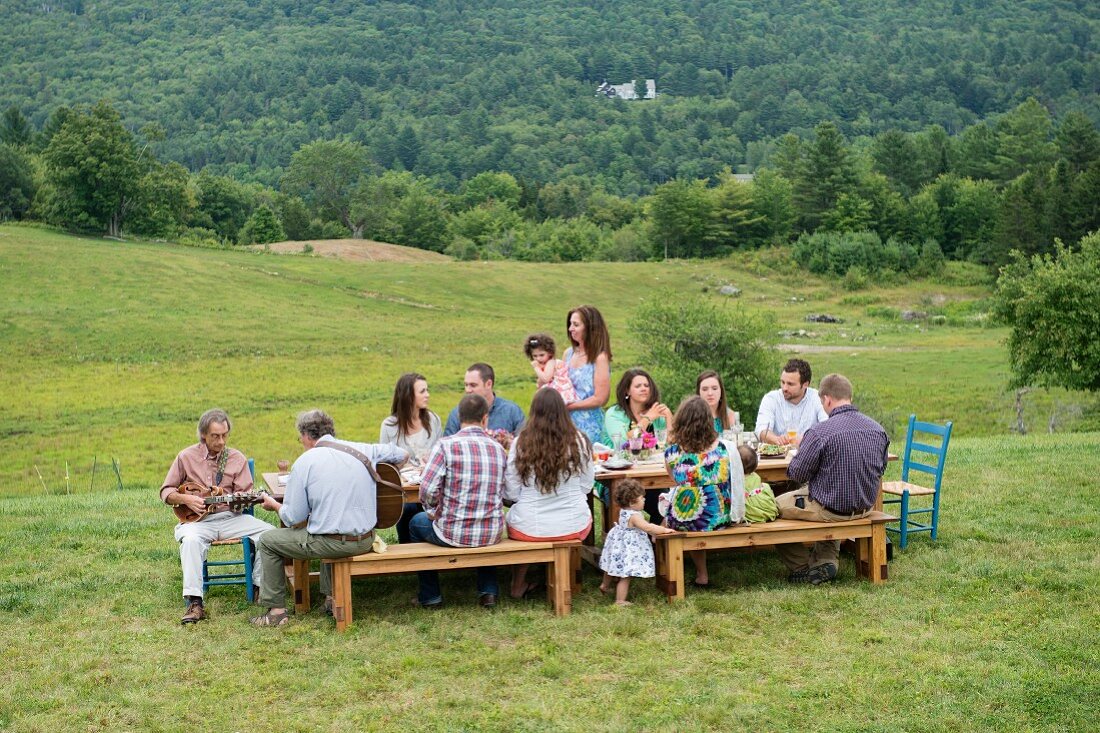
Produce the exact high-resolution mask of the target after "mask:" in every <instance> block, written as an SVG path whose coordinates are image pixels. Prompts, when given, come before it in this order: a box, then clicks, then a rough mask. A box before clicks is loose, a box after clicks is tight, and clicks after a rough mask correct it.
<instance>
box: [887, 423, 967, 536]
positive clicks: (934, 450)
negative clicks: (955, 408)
mask: <svg viewBox="0 0 1100 733" xmlns="http://www.w3.org/2000/svg"><path fill="white" fill-rule="evenodd" d="M951 425H952V423H951V422H950V421H949V422H948V423H947V424H946V425H936V424H935V423H930V422H921V421H919V420H917V416H916V415H910V416H909V429H908V430H907V431H906V434H905V457H904V459H903V461H902V464H901V481H886V482H883V484H882V491H883V493H884V494H891V495H893V496H897V497H898V498H897V499H883V502H882V503H883V505H886V504H900V505H901V513H900V516H899V518H898V520H897V522H898V526H897V527H892V526H890V525H887V526H886V531H887V532H892V533H894V534H897V535H898V545H900V547H901V549H903V550H904V549H905V547H906V545H908V544H909V535H910V534H911V533H913V532H928V533H929V534H931V535H932V539H936V534H937V531H938V530H939V525H940V484H941V483H942V482H943V464H944V461H946V460H947V444H948V443H949V442H950V441H951ZM918 433H920V435H917V434H918ZM915 438H917V439H919V442H918V440H917V439H915ZM914 453H921V454H924V455H923V456H917V457H914V455H913V454H914ZM925 456H927V457H925ZM910 471H921V472H923V473H927V474H931V476H932V480H931V481H929V482H925V483H931V484H932V486H931V488H929V487H927V486H922V485H919V484H915V483H910V482H909V472H910ZM917 496H931V497H932V506H931V507H925V508H921V509H912V508H910V506H909V500H910V499H911V498H912V497H917ZM915 514H931V515H932V521H931V522H929V523H928V524H922V523H921V522H917V521H915V520H913V519H912V518H911V517H912V516H913V515H915Z"/></svg>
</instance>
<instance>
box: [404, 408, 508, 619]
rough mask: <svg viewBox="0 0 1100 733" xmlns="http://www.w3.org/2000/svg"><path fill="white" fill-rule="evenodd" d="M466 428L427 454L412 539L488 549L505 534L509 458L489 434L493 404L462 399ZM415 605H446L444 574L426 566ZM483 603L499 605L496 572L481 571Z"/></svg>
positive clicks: (461, 413)
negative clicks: (441, 583)
mask: <svg viewBox="0 0 1100 733" xmlns="http://www.w3.org/2000/svg"><path fill="white" fill-rule="evenodd" d="M458 420H459V423H460V424H461V426H462V427H461V429H460V430H459V431H458V432H457V433H455V434H454V435H451V436H449V437H446V438H443V439H442V440H440V441H439V442H438V443H436V445H435V447H434V448H432V452H431V453H430V454H429V455H428V464H427V468H425V470H424V473H423V476H422V477H421V480H420V503H421V504H423V505H424V509H425V511H423V512H420V513H419V514H417V515H416V516H414V517H413V518H412V520H411V521H410V522H409V535H410V537H411V538H412V541H413V542H431V543H433V544H436V545H441V546H443V547H485V546H486V545H494V544H496V543H497V542H500V541H501V539H503V538H504V507H503V505H502V504H501V496H502V494H503V491H504V469H505V466H506V465H507V460H508V456H507V454H506V453H505V452H504V448H503V447H501V445H500V443H498V442H496V440H494V439H493V438H492V437H491V436H490V435H489V434H488V433H487V432H485V429H486V426H487V425H488V420H489V403H488V402H486V401H485V398H484V397H482V396H481V395H477V394H468V395H466V396H465V397H463V398H462V401H461V402H459V403H458ZM418 575H419V577H420V590H419V592H418V593H417V598H416V604H417V605H419V606H420V607H421V608H431V609H437V608H440V607H442V606H443V593H442V592H441V591H440V589H439V573H438V572H436V571H435V570H422V571H420V572H419V573H418ZM477 592H478V603H479V604H480V605H481V606H482V607H483V608H492V607H493V606H495V605H496V602H497V595H498V593H499V588H498V587H497V571H496V568H495V567H492V568H478V570H477Z"/></svg>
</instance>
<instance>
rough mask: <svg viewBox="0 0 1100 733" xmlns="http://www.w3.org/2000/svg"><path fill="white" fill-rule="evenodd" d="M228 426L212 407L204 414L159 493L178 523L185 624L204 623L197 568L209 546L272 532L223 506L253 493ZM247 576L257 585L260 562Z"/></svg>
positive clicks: (232, 506)
mask: <svg viewBox="0 0 1100 733" xmlns="http://www.w3.org/2000/svg"><path fill="white" fill-rule="evenodd" d="M230 427H231V425H230V422H229V415H227V414H226V413H225V410H220V409H217V408H215V409H212V410H207V411H206V412H204V413H203V414H202V417H200V418H199V429H198V435H199V442H198V443H196V444H195V445H192V446H190V447H187V448H184V449H183V450H182V451H180V452H179V455H177V456H176V460H175V461H173V462H172V467H171V468H169V469H168V475H167V476H165V477H164V484H163V485H162V486H161V488H160V498H161V501H163V502H164V503H166V504H168V505H169V506H172V507H174V508H175V509H176V513H177V515H178V516H180V519H181V521H180V523H179V524H178V525H177V526H176V533H175V536H176V542H179V544H180V564H181V565H182V566H183V597H184V598H185V599H186V601H187V612H186V613H185V614H184V615H183V619H182V620H181V622H182V623H184V624H193V623H196V622H198V621H202V620H203V619H204V618H206V609H205V608H204V607H203V603H202V596H203V593H202V563H203V560H204V559H205V558H206V552H207V550H208V549H209V548H210V543H211V542H214V541H215V540H231V539H240V538H241V537H253V538H255V537H257V536H259V535H260V534H261V533H263V532H266V531H267V530H269V529H271V525H270V524H268V523H267V522H264V521H261V520H259V519H257V518H256V517H253V516H251V515H249V514H242V513H241V509H242V508H243V506H242V505H241V503H234V502H232V501H224V499H225V498H226V497H228V496H229V495H234V494H242V493H244V494H250V492H251V491H252V473H251V472H250V471H249V470H248V460H247V459H246V458H245V457H244V454H243V453H241V452H240V451H239V450H235V449H233V448H228V447H226V440H227V439H228V438H229V430H230ZM211 499H212V500H211ZM219 499H222V500H223V501H219ZM215 502H217V503H215ZM250 503H256V502H255V501H249V502H243V504H244V505H247V504H250ZM189 520H190V521H189ZM252 577H253V583H255V584H256V585H259V584H260V578H261V570H260V565H259V563H256V564H255V565H254V570H253V574H252Z"/></svg>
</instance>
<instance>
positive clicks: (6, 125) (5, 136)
mask: <svg viewBox="0 0 1100 733" xmlns="http://www.w3.org/2000/svg"><path fill="white" fill-rule="evenodd" d="M30 140H31V126H30V123H29V122H27V118H26V117H24V116H23V113H22V111H20V109H19V108H18V107H16V106H15V105H14V104H13V105H12V106H11V107H8V108H7V109H6V110H5V111H4V116H3V118H0V143H5V144H7V145H11V146H12V147H19V146H23V145H26V144H27V143H29V142H30Z"/></svg>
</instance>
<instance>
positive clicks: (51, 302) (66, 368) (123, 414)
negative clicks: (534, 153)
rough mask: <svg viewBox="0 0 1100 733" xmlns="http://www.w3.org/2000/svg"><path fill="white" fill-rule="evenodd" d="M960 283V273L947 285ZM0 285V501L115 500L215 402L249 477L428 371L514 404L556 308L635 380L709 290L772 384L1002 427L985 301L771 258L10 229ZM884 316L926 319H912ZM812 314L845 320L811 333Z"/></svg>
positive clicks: (1074, 416) (961, 291)
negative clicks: (531, 260)
mask: <svg viewBox="0 0 1100 733" xmlns="http://www.w3.org/2000/svg"><path fill="white" fill-rule="evenodd" d="M974 274H975V271H974V270H972V269H967V268H963V267H962V266H955V265H954V264H953V265H952V267H951V268H950V269H949V270H948V275H947V276H946V278H947V279H950V278H952V277H954V278H955V279H956V280H961V279H963V277H964V276H969V277H972V276H973V275H974ZM0 275H2V276H3V279H4V282H5V283H6V286H5V288H4V289H3V290H2V291H0V335H2V338H0V359H2V360H3V363H4V364H5V365H6V368H5V370H4V372H5V374H7V375H8V377H7V379H5V380H3V382H2V386H0V402H2V403H3V404H4V405H5V406H6V407H5V410H4V412H3V415H2V416H0V451H2V452H3V453H4V455H5V456H7V458H6V460H5V461H3V462H2V463H0V494H11V493H28V492H39V493H40V492H42V491H43V483H45V486H46V488H47V489H48V490H49V491H50V492H54V493H56V492H60V491H65V490H66V487H68V488H69V490H72V491H86V490H87V489H88V487H89V486H90V485H91V469H92V464H93V460H96V459H98V461H99V467H98V472H97V477H96V481H95V485H96V487H97V488H102V487H104V486H109V485H113V484H114V482H115V478H114V476H113V474H112V475H108V473H106V472H104V462H105V461H108V462H109V460H110V459H111V458H112V457H113V458H117V459H118V460H119V461H120V462H121V463H122V478H123V481H124V483H125V484H126V485H153V484H155V483H157V482H159V481H160V480H161V479H162V478H163V473H164V471H165V470H166V466H167V462H168V460H169V459H170V457H171V456H172V455H173V454H174V453H175V451H176V450H178V449H179V448H180V447H182V446H183V445H185V444H187V443H188V442H189V441H191V440H193V439H194V422H195V420H196V418H197V416H198V414H199V413H201V412H202V410H204V409H205V408H207V407H210V406H212V405H220V406H223V407H225V408H227V409H228V410H229V411H230V414H231V415H232V416H233V417H234V418H235V419H236V422H235V426H234V435H233V442H234V444H236V445H238V446H240V447H241V448H242V449H244V450H246V451H247V452H248V453H249V454H250V455H254V456H255V457H256V458H257V459H258V461H259V462H260V463H261V465H267V464H272V463H273V462H274V461H275V460H277V459H278V458H280V457H288V456H291V455H296V453H297V450H298V446H297V442H296V436H295V435H294V430H293V418H294V415H295V414H296V413H297V412H298V411H299V410H302V409H306V408H309V407H314V406H321V407H324V408H325V409H328V410H330V411H331V412H332V413H333V415H334V417H335V418H336V422H337V426H338V428H340V429H341V430H342V431H343V434H345V435H349V436H356V437H361V438H364V439H366V438H370V437H372V436H374V435H376V434H377V429H378V425H379V423H380V422H381V420H382V418H383V417H385V416H386V415H387V414H388V410H389V404H390V399H391V395H392V388H393V384H394V382H395V381H396V379H397V377H398V376H399V375H400V374H401V373H402V372H405V371H419V372H421V373H423V374H425V375H426V376H427V378H428V380H429V383H430V385H431V388H432V394H433V396H432V407H433V408H434V409H435V410H436V411H437V412H439V413H443V414H445V413H446V412H447V411H449V410H450V408H451V407H452V406H453V405H454V404H456V403H457V401H458V398H459V394H460V391H461V381H462V374H463V372H464V370H465V368H466V366H467V365H469V364H470V363H472V362H474V361H478V360H485V361H488V362H489V363H491V364H493V365H494V367H495V368H496V370H497V373H498V384H499V387H500V388H499V391H500V392H501V393H502V394H504V395H507V396H509V397H510V398H512V399H515V400H516V401H517V402H519V403H520V404H521V405H525V404H526V403H527V402H528V401H529V399H530V397H531V394H532V392H533V388H534V380H533V379H532V378H531V375H530V374H529V371H530V367H529V366H528V365H527V363H526V361H525V359H524V358H523V355H522V352H521V348H520V346H521V342H522V339H523V337H524V335H526V334H527V333H529V332H531V331H537V330H545V331H549V332H550V333H552V334H554V335H555V336H556V337H557V338H558V339H561V340H564V339H565V333H564V330H565V329H564V320H565V314H566V312H567V311H568V309H569V308H570V307H572V306H574V305H579V304H581V303H585V302H590V303H593V304H595V305H597V306H598V307H599V308H600V309H601V310H602V312H603V313H604V314H605V316H606V318H607V319H608V321H609V324H610V329H611V334H612V340H613V341H612V342H613V347H614V356H615V360H614V364H613V371H614V374H613V379H617V377H618V375H619V374H621V373H622V371H623V370H624V369H626V368H628V367H630V366H634V365H643V366H645V365H647V358H646V354H647V346H646V344H642V343H638V342H637V340H636V339H634V337H633V336H632V334H631V332H630V331H629V329H628V328H627V325H626V324H627V320H628V318H629V316H630V314H631V311H632V308H633V307H634V306H635V305H636V304H638V303H639V302H641V300H642V299H643V298H645V297H648V296H655V295H656V296H661V297H670V298H671V297H675V296H677V295H680V294H694V293H700V292H702V291H703V289H704V288H706V289H707V291H708V292H709V293H711V294H712V297H715V298H719V299H723V300H725V298H724V297H723V296H719V295H717V294H716V291H717V288H718V287H719V286H720V285H721V284H724V283H733V284H736V285H737V286H738V287H740V288H741V289H742V290H743V295H742V296H741V298H740V299H739V300H738V301H737V302H738V303H739V304H741V305H743V306H744V307H746V308H748V309H750V310H752V311H760V312H767V313H770V314H772V315H773V316H774V328H775V333H776V335H775V340H776V341H777V342H778V343H781V344H784V346H782V347H781V349H780V350H779V351H778V352H777V354H776V357H775V363H776V373H777V375H778V369H779V366H780V365H781V363H782V361H783V360H784V359H785V358H787V356H788V355H789V354H792V353H795V352H796V351H800V352H801V353H803V354H804V355H805V356H806V357H807V358H808V359H809V360H810V361H811V363H812V364H813V365H814V368H815V373H816V374H817V375H818V376H820V375H823V374H825V373H827V372H828V371H833V370H840V371H843V372H844V373H846V374H848V375H849V376H851V377H852V379H853V380H854V381H855V383H856V385H857V389H858V390H860V393H861V394H860V401H861V403H862V404H863V405H864V406H865V407H866V409H868V410H869V411H870V412H871V413H872V414H874V415H876V416H877V417H878V418H879V419H880V420H882V421H883V422H884V423H885V424H886V425H887V426H888V427H889V428H890V429H896V428H898V426H900V425H901V423H902V422H903V421H904V419H905V418H906V417H907V416H908V414H909V411H910V410H913V409H916V410H919V412H920V413H921V414H922V416H925V417H927V418H929V419H954V420H956V422H957V424H958V428H957V431H958V432H959V433H960V434H961V435H983V434H1003V433H1005V432H1006V431H1007V429H1008V427H1009V426H1010V424H1011V423H1012V422H1013V420H1014V417H1015V415H1014V412H1013V407H1012V405H1013V397H1012V394H1011V393H1010V392H1008V391H1007V389H1006V384H1007V380H1008V367H1007V356H1006V354H1005V351H1004V346H1003V343H1002V342H1003V339H1004V336H1005V331H1004V330H1002V329H994V328H988V327H985V326H984V325H983V323H984V310H983V309H984V301H983V298H984V297H985V295H986V294H987V291H986V288H985V286H982V285H970V286H966V285H958V284H955V285H952V284H946V283H934V284H933V283H927V282H925V283H921V284H919V285H908V286H898V287H894V288H883V289H871V290H869V291H863V292H861V293H859V294H857V295H851V294H849V293H848V292H847V291H846V290H844V289H843V288H842V287H840V286H839V284H837V283H832V282H829V281H826V280H822V279H819V278H817V277H814V276H810V275H806V274H804V273H802V272H801V271H799V270H797V269H795V268H794V266H793V265H792V264H790V260H789V257H788V256H787V254H786V253H785V251H783V250H775V251H772V250H763V251H761V252H758V253H753V254H751V255H749V254H746V255H741V256H739V257H737V258H734V259H728V260H721V261H717V262H697V261H674V262H668V263H631V264H622V263H617V264H612V263H585V264H569V265H565V264H563V265H546V264H540V265H535V264H523V263H514V262H483V263H432V264H395V263H350V262H340V261H334V260H331V259H327V258H311V257H302V256H294V255H273V254H264V253H252V252H242V251H232V250H209V249H196V248H188V247H180V246H176V245H165V244H143V243H121V242H117V241H110V240H104V239H90V238H77V237H72V236H66V235H61V234H57V233H53V232H50V231H47V230H41V229H34V228H28V227H16V226H3V227H0ZM897 309H913V310H918V311H922V312H925V313H928V314H931V315H930V317H929V318H927V319H924V320H921V321H917V322H913V323H910V322H906V321H902V320H900V319H899V318H898V317H897V315H898V310H897ZM822 312H826V313H829V314H832V315H836V316H838V317H841V318H843V319H844V320H845V323H841V324H817V323H808V322H806V320H805V318H806V316H807V315H809V314H814V313H822ZM937 313H938V314H941V315H942V317H941V318H934V317H933V316H934V314H937ZM940 322H942V323H940ZM937 324H939V325H937ZM800 330H802V331H804V332H806V333H804V334H801V335H800V334H799V331H800ZM667 397H668V398H669V399H670V400H672V401H675V400H677V399H678V398H679V396H678V395H667ZM1052 400H1057V401H1059V404H1061V405H1063V406H1065V405H1067V404H1068V405H1076V406H1077V407H1078V410H1080V408H1082V407H1083V408H1084V413H1083V414H1082V413H1080V412H1073V411H1070V412H1066V410H1065V409H1063V410H1062V413H1064V414H1062V413H1060V417H1059V424H1058V427H1059V429H1073V428H1078V429H1080V428H1086V427H1087V426H1089V425H1095V420H1096V416H1095V414H1096V413H1095V405H1094V401H1093V400H1092V398H1089V397H1087V396H1082V395H1074V394H1071V393H1061V392H1058V393H1048V392H1036V393H1032V394H1031V395H1029V396H1028V397H1027V403H1026V404H1027V407H1028V410H1027V413H1026V416H1027V418H1028V422H1029V424H1030V425H1031V427H1032V428H1033V429H1043V428H1044V427H1045V424H1046V420H1047V417H1048V415H1049V410H1050V409H1052ZM742 409H744V410H745V411H746V412H748V411H750V410H751V406H745V407H743V408H742ZM749 417H750V415H746V419H749ZM66 464H67V470H68V472H69V480H68V482H66V480H65V475H66ZM38 472H41V474H42V478H41V479H40V478H39V476H38Z"/></svg>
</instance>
